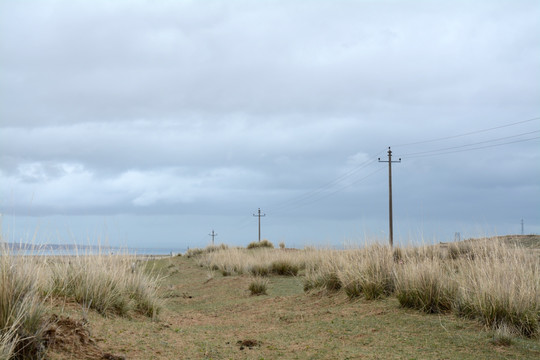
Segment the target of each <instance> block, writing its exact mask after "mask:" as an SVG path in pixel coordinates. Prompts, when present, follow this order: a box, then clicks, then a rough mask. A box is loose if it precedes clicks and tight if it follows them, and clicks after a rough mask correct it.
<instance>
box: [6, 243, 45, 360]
mask: <svg viewBox="0 0 540 360" xmlns="http://www.w3.org/2000/svg"><path fill="white" fill-rule="evenodd" d="M33 265H34V264H32V262H31V259H28V258H26V257H20V256H14V255H12V254H10V253H9V251H8V250H7V249H6V248H3V247H1V248H0V356H1V357H2V359H11V358H18V359H36V358H37V359H39V358H41V357H42V356H43V351H44V346H43V344H42V341H43V338H42V337H43V332H44V329H45V326H46V321H45V320H44V316H45V307H44V305H43V301H42V299H41V298H40V296H39V292H38V284H37V283H36V277H35V276H34V275H35V270H36V269H35V268H34V266H33Z"/></svg>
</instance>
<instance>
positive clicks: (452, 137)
mask: <svg viewBox="0 0 540 360" xmlns="http://www.w3.org/2000/svg"><path fill="white" fill-rule="evenodd" d="M536 120H540V116H539V117H534V118H531V119H527V120H522V121H516V122H513V123H509V124H505V125H500V126H495V127H491V128H487V129H480V130H476V131H470V132H466V133H462V134H457V135H452V136H445V137H440V138H436V139H431V140H423V141H416V142H410V143H405V144H397V145H393V147H399V146H410V145H418V144H427V143H431V142H436V141H441V140H449V139H455V138H458V137H463V136H468V135H473V134H479V133H483V132H487V131H491V130H497V129H503V128H506V127H509V126H514V125H519V124H524V123H528V122H531V121H536Z"/></svg>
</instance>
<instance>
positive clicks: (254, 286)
mask: <svg viewBox="0 0 540 360" xmlns="http://www.w3.org/2000/svg"><path fill="white" fill-rule="evenodd" d="M267 290H268V279H264V278H261V277H256V278H254V279H253V280H252V281H251V283H250V284H249V291H250V292H251V295H266V291H267Z"/></svg>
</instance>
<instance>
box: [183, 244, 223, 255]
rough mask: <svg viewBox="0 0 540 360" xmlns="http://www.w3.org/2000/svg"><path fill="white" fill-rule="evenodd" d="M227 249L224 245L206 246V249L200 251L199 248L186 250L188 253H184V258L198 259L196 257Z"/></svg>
mask: <svg viewBox="0 0 540 360" xmlns="http://www.w3.org/2000/svg"><path fill="white" fill-rule="evenodd" d="M228 248H229V246H228V245H226V244H220V245H208V246H207V247H205V248H202V249H201V248H192V249H188V251H186V254H185V256H186V257H188V258H192V257H198V256H201V255H204V254H208V253H212V252H215V251H221V250H226V249H228Z"/></svg>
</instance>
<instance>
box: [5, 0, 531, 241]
mask: <svg viewBox="0 0 540 360" xmlns="http://www.w3.org/2000/svg"><path fill="white" fill-rule="evenodd" d="M539 16H540V5H539V4H538V3H537V2H536V1H525V0H524V1H500V2H495V3H494V2H490V1H485V2H484V1H477V2H474V3H471V2H425V1H414V2H398V1H376V2H375V1H354V2H353V1H344V2H335V1H318V2H305V1H286V2H285V1H268V2H263V3H261V2H252V1H235V2H225V1H223V2H221V1H213V2H192V1H170V2H169V1H160V2H149V1H129V2H127V1H126V2H124V1H117V2H105V1H95V2H71V1H39V2H8V1H2V2H1V3H0V34H1V35H0V67H1V68H2V71H1V72H0V94H1V96H0V160H1V163H0V187H1V189H2V193H1V199H0V206H1V209H0V212H3V213H12V214H15V215H17V214H19V215H21V214H26V215H28V214H29V215H37V216H52V215H59V214H61V215H65V216H70V215H75V214H77V215H78V216H95V215H100V214H109V215H110V216H114V215H115V214H124V215H126V214H127V215H130V214H131V215H133V216H140V215H144V214H146V215H150V214H154V215H155V214H158V215H161V216H176V215H178V216H181V215H182V216H187V215H188V214H189V215H197V216H201V218H202V217H209V218H212V217H215V218H216V219H217V218H220V219H221V218H222V219H226V220H220V221H222V224H221V225H222V226H223V227H227V226H228V225H227V222H228V221H229V220H230V218H229V216H233V217H234V216H240V214H244V215H245V214H247V215H248V216H250V215H251V214H250V212H252V211H253V210H254V209H256V208H257V207H267V208H268V210H269V211H270V212H273V215H274V216H278V217H279V216H283V217H289V218H290V220H289V221H290V222H289V223H288V222H287V221H284V222H283V223H282V224H283V225H282V227H281V228H280V230H279V231H278V230H276V233H275V235H276V236H284V235H282V233H283V232H286V229H287V224H289V225H291V224H292V223H293V222H294V218H295V216H296V218H298V216H306V217H310V216H317V217H319V218H321V219H329V220H332V221H336V223H335V226H339V225H338V224H339V219H343V218H347V219H358V218H359V217H362V216H363V217H370V218H371V219H372V222H368V224H367V225H366V226H367V227H371V226H370V224H375V225H373V227H374V228H375V229H376V230H374V231H375V232H377V231H379V230H377V229H378V227H379V225H378V224H382V223H384V217H385V211H386V210H385V206H386V202H385V200H384V197H385V196H386V193H385V191H386V177H385V176H386V175H385V171H386V169H382V170H380V171H378V172H376V173H374V171H376V170H378V169H380V168H381V167H382V166H384V165H382V164H378V163H377V162H373V163H370V164H367V165H366V161H370V160H374V159H376V158H377V157H383V158H384V157H385V155H386V153H385V149H386V147H387V146H389V145H396V146H394V151H395V155H396V156H399V155H400V154H403V155H406V154H414V153H417V152H425V151H431V150H434V149H443V148H446V147H456V146H457V147H459V146H463V145H466V144H469V143H477V142H483V141H486V143H485V145H487V146H491V145H498V144H502V143H504V142H505V140H504V139H503V140H500V141H498V142H490V141H491V140H493V139H497V138H505V137H508V136H513V135H517V134H524V133H529V134H528V135H520V136H516V137H514V138H512V139H508V141H513V140H516V141H522V140H526V139H530V138H534V137H535V136H538V133H533V132H534V131H537V130H539V128H540V126H539V123H540V122H539V121H538V120H533V121H530V122H523V123H521V124H515V126H510V127H506V128H501V129H495V130H492V131H485V132H481V133H474V134H471V135H469V136H463V137H457V138H454V139H449V140H440V141H434V142H430V143H421V144H416V145H408V146H397V145H399V144H406V143H414V142H417V141H422V140H430V139H440V138H443V137H445V136H449V135H456V134H466V133H468V132H475V131H476V130H480V129H488V128H491V127H496V126H498V125H504V124H510V123H514V122H519V121H521V120H526V119H531V118H535V117H537V116H539V115H540V114H539V113H538V109H539V102H538V99H540V81H539V80H540V66H539V65H540V45H539V44H540V35H539V34H540V25H539V23H538V20H537V19H538V17H539ZM467 149H468V148H466V147H465V148H462V150H467ZM403 158H404V159H403V160H404V161H403V163H402V164H400V165H396V176H398V179H399V180H397V181H396V185H395V187H396V191H397V194H396V199H397V200H398V201H400V202H398V204H401V205H396V210H397V212H398V215H399V214H400V213H401V215H402V216H404V217H406V219H407V221H408V222H409V223H411V224H419V223H421V219H422V218H424V219H425V218H432V219H431V220H432V221H436V219H438V220H439V221H442V218H444V219H451V221H455V222H456V223H457V222H463V223H471V224H474V223H478V222H482V223H483V224H486V226H487V227H489V228H492V227H494V228H495V227H497V228H498V227H499V226H498V225H500V224H502V222H503V220H505V219H510V218H512V219H511V220H508V221H510V222H511V223H514V222H515V223H517V222H518V221H519V219H520V218H521V217H527V218H528V219H530V220H528V221H529V223H531V225H532V229H536V230H534V231H540V220H539V219H538V212H537V211H536V210H535V208H537V206H538V202H539V200H540V189H539V186H538V183H537V181H536V179H538V178H539V176H540V167H539V165H537V164H540V161H538V160H540V159H539V158H540V153H539V151H538V140H537V139H536V140H534V139H533V140H531V141H525V142H516V143H515V144H507V145H503V146H496V147H493V148H486V149H484V150H478V151H476V152H473V151H467V152H463V153H453V154H448V155H440V156H436V157H418V158H413V157H410V158H408V159H407V157H406V156H403ZM364 166H365V167H364ZM370 174H372V175H370ZM368 175H370V176H368ZM335 179H337V180H336V181H335V182H333V183H331V182H332V181H333V180H335ZM329 183H330V184H329ZM314 189H315V190H314ZM303 194H304V195H303ZM303 196H305V198H303ZM272 209H275V211H273V210H272ZM297 211H298V213H300V214H301V215H295V216H293V215H294V214H295V213H296V212H297ZM480 213H481V214H482V215H479V214H480ZM362 214H363V215H362ZM124 215H122V216H124ZM242 216H243V215H242ZM351 221H352V220H351ZM208 222H212V221H211V220H209V221H208ZM216 222H218V221H217V220H216ZM239 222H240V224H242V222H243V220H239ZM135 223H137V220H133V224H135ZM483 224H482V225H483ZM414 226H416V225H414ZM425 226H428V225H425ZM433 227H434V228H436V227H437V226H436V225H433ZM384 230H385V229H384ZM184 231H185V233H186V237H189V236H191V234H194V233H197V232H199V231H206V229H203V230H200V229H197V228H195V226H193V227H190V226H187V227H186V229H185V230H184ZM442 231H443V232H444V231H448V230H446V229H445V230H442ZM502 231H503V232H507V231H510V229H507V228H506V227H504V230H502ZM300 232H301V231H300V230H298V233H300ZM351 232H353V231H351ZM318 233H322V230H321V228H320V227H319V228H317V227H314V229H313V230H312V232H311V235H307V237H308V238H309V237H312V238H314V239H317V238H318V235H317V234H318ZM351 236H352V235H351ZM340 240H341V239H340Z"/></svg>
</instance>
